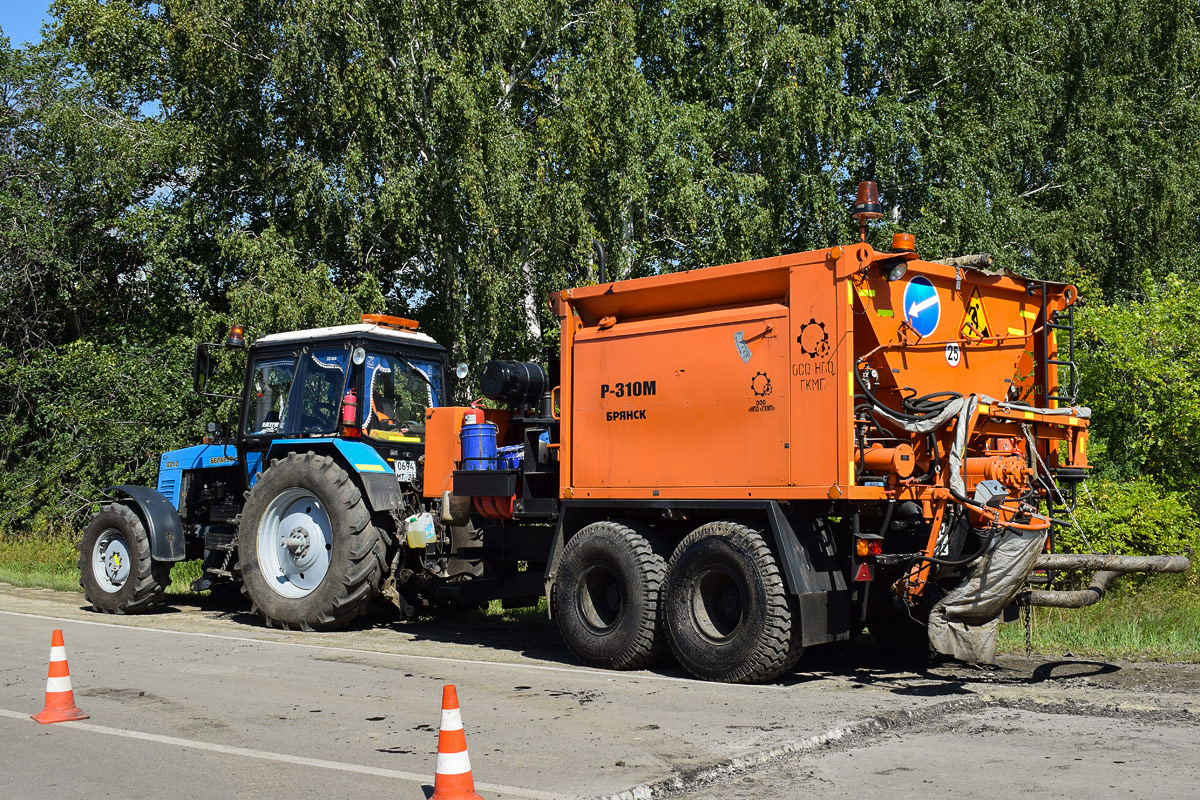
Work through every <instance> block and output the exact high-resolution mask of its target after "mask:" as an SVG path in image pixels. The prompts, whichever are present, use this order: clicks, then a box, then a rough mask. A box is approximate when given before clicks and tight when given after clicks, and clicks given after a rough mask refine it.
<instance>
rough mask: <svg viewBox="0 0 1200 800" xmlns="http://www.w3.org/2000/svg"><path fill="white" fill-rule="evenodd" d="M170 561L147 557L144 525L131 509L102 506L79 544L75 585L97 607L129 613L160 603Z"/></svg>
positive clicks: (147, 541) (112, 505)
mask: <svg viewBox="0 0 1200 800" xmlns="http://www.w3.org/2000/svg"><path fill="white" fill-rule="evenodd" d="M170 582H171V564H170V563H168V562H163V561H155V560H154V559H152V558H151V557H150V537H149V535H148V534H147V533H146V526H145V525H143V524H142V520H141V519H140V518H139V517H138V515H137V514H135V513H134V512H133V510H132V509H131V508H129V507H128V506H125V505H121V504H120V503H110V504H109V505H106V506H104V507H103V508H101V509H100V511H99V512H98V513H97V514H96V515H95V516H94V517H92V520H91V522H89V523H88V526H87V528H85V529H84V532H83V540H82V541H81V542H80V543H79V585H80V586H82V587H83V596H84V597H86V598H87V601H88V602H89V603H91V604H92V608H93V609H95V610H96V611H102V612H104V613H105V614H133V613H136V612H138V611H145V610H147V609H150V608H153V607H154V606H155V605H157V604H159V603H161V602H162V599H163V592H164V590H165V589H166V587H167V585H168V584H169V583H170Z"/></svg>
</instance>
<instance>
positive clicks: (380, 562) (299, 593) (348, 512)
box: [238, 453, 386, 630]
mask: <svg viewBox="0 0 1200 800" xmlns="http://www.w3.org/2000/svg"><path fill="white" fill-rule="evenodd" d="M238 554H239V557H240V559H241V560H240V563H239V564H238V569H239V571H240V572H241V576H242V591H243V593H245V594H246V595H247V596H248V597H249V598H250V600H251V602H253V604H254V610H255V611H257V612H258V613H259V614H260V615H262V617H263V619H264V620H266V622H267V624H268V625H272V626H275V627H280V628H286V629H296V630H329V629H332V628H338V627H341V626H344V625H345V624H346V623H348V622H350V621H351V620H353V619H354V618H355V617H357V616H359V615H360V614H361V613H362V612H363V611H364V610H365V609H366V607H367V605H368V604H369V603H370V602H371V598H372V597H374V596H375V594H376V593H377V592H378V591H379V586H380V581H381V579H382V576H383V572H384V564H385V556H386V553H385V547H384V543H383V539H382V537H381V536H380V534H379V531H378V530H377V529H376V528H375V527H374V526H373V525H372V524H371V515H370V513H369V512H368V511H367V506H366V503H365V502H363V498H362V492H361V491H359V488H358V486H357V485H355V483H354V482H353V481H352V480H351V479H350V476H349V475H347V474H346V471H345V470H344V469H342V468H341V467H340V466H339V465H338V464H337V462H335V461H334V460H333V459H332V458H330V457H329V456H322V455H317V454H315V453H293V454H291V455H289V456H287V457H286V458H284V459H282V460H280V461H276V462H275V463H273V464H272V465H271V466H270V467H269V468H268V469H267V470H266V471H265V472H263V474H262V476H261V477H260V478H259V479H258V482H257V483H255V484H254V488H253V489H252V490H251V491H250V496H249V497H248V498H247V499H246V507H245V509H244V510H243V511H242V517H241V522H240V524H239V527H238Z"/></svg>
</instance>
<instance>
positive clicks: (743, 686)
mask: <svg viewBox="0 0 1200 800" xmlns="http://www.w3.org/2000/svg"><path fill="white" fill-rule="evenodd" d="M0 614H8V615H9V616H13V617H29V618H31V619H44V620H50V621H52V622H69V623H75V624H77V625H96V626H98V627H102V628H120V629H121V630H124V631H150V632H151V633H174V634H177V635H179V636H199V637H201V638H204V639H224V640H226V641H230V642H247V643H250V644H273V645H277V646H279V647H308V648H312V649H314V650H328V651H330V652H334V653H353V654H357V655H365V656H386V657H389V658H409V659H414V660H416V661H438V662H442V663H450V664H464V665H466V666H482V667H514V668H517V669H531V670H538V671H542V672H566V673H569V674H572V675H594V676H596V677H598V678H605V679H607V680H610V681H615V680H618V679H628V680H647V681H664V682H667V683H684V684H687V685H689V686H695V687H697V688H706V687H711V688H713V689H718V690H720V691H721V692H723V693H726V692H732V691H741V690H755V691H764V690H765V691H785V690H787V688H788V687H787V686H783V685H781V684H753V683H712V682H709V681H701V680H697V679H696V678H676V677H673V676H671V675H655V674H654V673H649V672H619V671H616V670H612V671H610V670H599V669H586V668H581V667H555V666H551V665H550V664H518V663H512V662H508V661H484V660H482V659H474V658H449V657H447V656H423V655H417V654H415V653H388V652H384V651H382V650H364V649H362V648H358V647H338V646H336V645H327V644H307V643H305V642H280V641H277V640H275V639H256V638H254V637H252V636H230V635H228V634H223V633H198V632H196V631H173V630H170V629H169V628H150V627H143V626H141V625H121V624H120V623H116V622H97V621H95V620H86V619H73V618H71V617H51V616H47V615H45V614H29V613H26V612H23V611H2V610H0Z"/></svg>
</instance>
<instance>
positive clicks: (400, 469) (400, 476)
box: [396, 458, 417, 483]
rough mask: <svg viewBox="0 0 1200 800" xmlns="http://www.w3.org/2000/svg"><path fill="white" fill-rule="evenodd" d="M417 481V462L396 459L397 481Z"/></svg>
mask: <svg viewBox="0 0 1200 800" xmlns="http://www.w3.org/2000/svg"><path fill="white" fill-rule="evenodd" d="M416 479H417V462H415V461H402V460H400V459H398V458H397V459H396V480H398V481H406V482H408V483H412V482H413V481H415V480H416Z"/></svg>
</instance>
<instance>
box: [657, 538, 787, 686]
mask: <svg viewBox="0 0 1200 800" xmlns="http://www.w3.org/2000/svg"><path fill="white" fill-rule="evenodd" d="M663 612H664V616H665V620H666V629H667V640H668V641H669V642H670V644H671V649H672V650H673V651H674V653H675V656H676V658H678V659H679V663H680V664H682V665H683V667H684V668H685V669H686V670H687V671H688V672H690V673H692V674H693V675H695V676H696V677H698V678H703V679H705V680H715V681H725V682H727V683H757V682H761V681H768V680H771V679H773V678H776V677H778V676H779V675H781V674H782V673H783V672H785V671H786V670H787V669H788V668H789V667H791V666H792V665H793V664H795V662H796V660H797V659H798V658H799V657H800V654H801V653H802V652H803V648H802V647H800V645H799V636H798V632H799V627H800V619H799V615H798V614H797V613H796V612H795V610H794V607H793V604H792V603H791V602H790V600H789V597H788V593H787V587H786V586H785V585H784V582H783V577H782V575H781V574H780V571H779V565H778V564H777V563H776V561H775V556H774V555H773V554H772V552H771V549H770V547H768V546H767V542H766V540H765V539H764V538H763V536H762V534H761V533H759V532H758V531H756V530H754V529H753V528H750V527H747V526H746V525H742V524H739V523H735V522H710V523H708V524H706V525H702V526H701V527H699V528H697V529H696V530H694V531H692V532H691V533H690V534H688V536H687V537H686V538H685V539H684V540H683V541H682V542H680V543H679V546H678V547H677V548H675V554H674V555H672V556H671V563H670V566H669V567H668V571H667V585H666V592H665V600H664V606H663Z"/></svg>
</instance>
